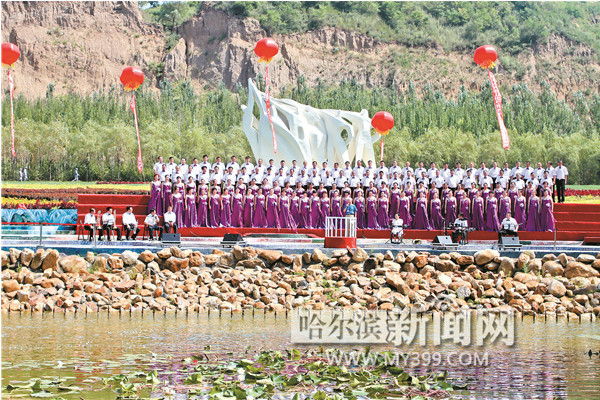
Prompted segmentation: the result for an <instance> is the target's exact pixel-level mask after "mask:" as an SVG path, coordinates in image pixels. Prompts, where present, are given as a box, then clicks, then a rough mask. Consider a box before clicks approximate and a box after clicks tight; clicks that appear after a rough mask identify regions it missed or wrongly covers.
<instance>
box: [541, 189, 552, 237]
mask: <svg viewBox="0 0 600 400" xmlns="http://www.w3.org/2000/svg"><path fill="white" fill-rule="evenodd" d="M540 222H541V229H542V231H550V232H554V203H553V202H552V196H550V191H549V190H544V197H542V212H541V216H540Z"/></svg>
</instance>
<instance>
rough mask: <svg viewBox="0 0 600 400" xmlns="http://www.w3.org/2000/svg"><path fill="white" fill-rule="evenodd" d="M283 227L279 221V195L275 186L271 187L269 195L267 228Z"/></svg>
mask: <svg viewBox="0 0 600 400" xmlns="http://www.w3.org/2000/svg"><path fill="white" fill-rule="evenodd" d="M280 227H281V223H280V221H279V197H278V196H277V195H276V194H275V190H274V189H273V188H271V189H269V195H268V196H267V228H277V229H279V228H280Z"/></svg>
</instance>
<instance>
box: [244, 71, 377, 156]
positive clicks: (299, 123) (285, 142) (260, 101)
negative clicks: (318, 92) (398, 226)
mask: <svg viewBox="0 0 600 400" xmlns="http://www.w3.org/2000/svg"><path fill="white" fill-rule="evenodd" d="M255 105H256V106H258V110H259V115H260V118H259V119H258V120H257V119H256V117H255V116H254V114H253V111H254V107H255ZM242 110H243V111H244V116H243V120H242V126H243V129H244V133H245V134H246V137H247V138H248V141H249V142H250V147H251V148H252V152H253V153H254V157H255V158H256V159H259V158H262V159H263V160H265V161H266V160H269V159H271V158H272V159H274V160H276V161H279V160H285V161H286V162H288V163H289V162H291V161H292V160H296V161H298V163H302V162H303V161H307V162H308V163H311V162H312V161H313V160H315V161H318V162H322V161H327V162H329V163H330V164H333V163H335V162H337V163H340V165H341V164H343V163H344V162H345V161H350V162H352V161H353V160H354V159H355V158H356V159H357V160H363V161H368V160H373V161H376V160H375V153H374V151H373V143H375V142H377V141H378V140H379V138H380V135H379V134H377V133H375V134H371V119H370V118H369V114H368V112H367V110H362V111H361V112H360V113H358V112H353V111H341V110H320V109H317V108H313V107H310V106H306V105H303V104H300V103H298V102H295V101H293V100H288V99H274V98H272V97H271V116H272V119H273V127H274V129H275V136H276V137H277V154H275V153H274V152H273V135H272V132H271V124H270V123H269V118H268V117H267V109H266V105H265V94H264V93H263V92H261V91H259V90H258V88H257V87H256V85H255V84H254V82H252V79H248V105H247V106H244V105H242ZM344 131H345V132H346V135H347V138H346V139H344V138H343V136H342V134H343V133H344Z"/></svg>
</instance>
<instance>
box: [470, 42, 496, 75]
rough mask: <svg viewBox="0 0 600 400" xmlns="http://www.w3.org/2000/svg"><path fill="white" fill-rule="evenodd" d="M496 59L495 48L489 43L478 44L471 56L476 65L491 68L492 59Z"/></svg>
mask: <svg viewBox="0 0 600 400" xmlns="http://www.w3.org/2000/svg"><path fill="white" fill-rule="evenodd" d="M497 59H498V53H496V49H494V48H493V47H492V46H490V45H489V44H486V45H484V46H480V47H478V48H477V50H475V55H474V56H473V60H474V61H475V63H477V65H479V66H480V67H481V68H486V69H487V68H492V67H493V66H494V61H496V60H497Z"/></svg>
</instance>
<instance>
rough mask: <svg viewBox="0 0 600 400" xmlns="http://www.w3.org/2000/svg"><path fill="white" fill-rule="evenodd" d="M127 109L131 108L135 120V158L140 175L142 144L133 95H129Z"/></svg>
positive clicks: (142, 166) (142, 164) (141, 168)
mask: <svg viewBox="0 0 600 400" xmlns="http://www.w3.org/2000/svg"><path fill="white" fill-rule="evenodd" d="M129 107H131V111H133V118H134V120H135V133H136V134H137V141H138V158H137V166H138V171H140V174H141V173H142V170H143V169H144V163H143V162H142V144H141V143H140V130H139V128H138V120H137V110H136V109H135V93H133V94H132V95H131V102H130V103H129Z"/></svg>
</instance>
